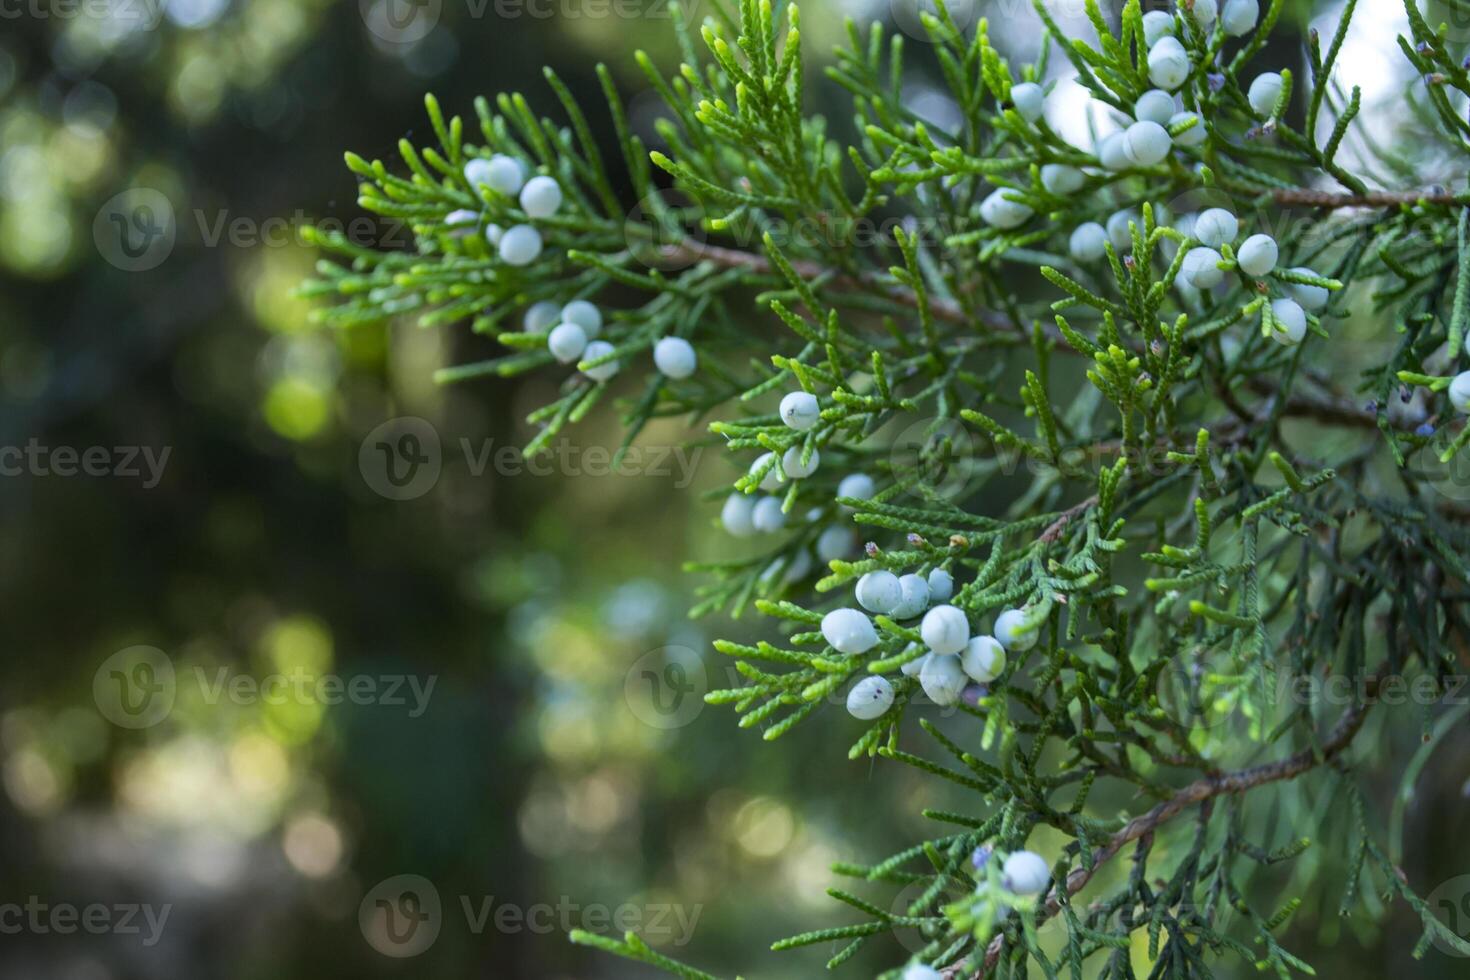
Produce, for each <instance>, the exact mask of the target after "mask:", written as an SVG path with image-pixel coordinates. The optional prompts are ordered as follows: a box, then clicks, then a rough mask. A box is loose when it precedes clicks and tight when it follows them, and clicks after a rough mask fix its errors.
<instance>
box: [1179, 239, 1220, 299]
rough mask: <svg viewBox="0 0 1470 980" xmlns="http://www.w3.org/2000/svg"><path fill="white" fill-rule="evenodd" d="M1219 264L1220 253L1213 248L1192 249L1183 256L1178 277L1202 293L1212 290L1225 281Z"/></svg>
mask: <svg viewBox="0 0 1470 980" xmlns="http://www.w3.org/2000/svg"><path fill="white" fill-rule="evenodd" d="M1220 262H1221V256H1220V253H1219V252H1217V251H1215V250H1214V249H1213V248H1192V249H1190V250H1189V253H1188V254H1187V255H1185V256H1184V264H1183V265H1181V266H1180V267H1179V275H1180V276H1181V277H1183V279H1184V281H1185V282H1187V283H1189V284H1190V285H1191V286H1193V287H1194V288H1195V289H1198V290H1200V291H1202V292H1203V291H1207V290H1210V289H1214V288H1215V287H1216V286H1218V285H1220V283H1221V282H1222V281H1223V280H1224V279H1225V273H1224V272H1222V271H1221V270H1220Z"/></svg>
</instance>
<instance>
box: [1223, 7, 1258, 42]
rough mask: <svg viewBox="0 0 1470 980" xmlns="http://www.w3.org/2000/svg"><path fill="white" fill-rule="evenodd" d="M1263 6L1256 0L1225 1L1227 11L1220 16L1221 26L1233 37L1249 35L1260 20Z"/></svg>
mask: <svg viewBox="0 0 1470 980" xmlns="http://www.w3.org/2000/svg"><path fill="white" fill-rule="evenodd" d="M1260 16H1261V6H1260V4H1259V3H1257V2H1256V0H1225V10H1224V11H1223V12H1222V13H1221V14H1220V26H1221V27H1223V28H1225V33H1226V34H1229V35H1230V36H1231V37H1240V36H1241V35H1242V34H1249V33H1250V32H1251V31H1252V30H1253V29H1254V28H1255V26H1256V21H1257V20H1259V19H1260Z"/></svg>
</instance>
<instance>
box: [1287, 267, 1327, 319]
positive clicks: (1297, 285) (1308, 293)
mask: <svg viewBox="0 0 1470 980" xmlns="http://www.w3.org/2000/svg"><path fill="white" fill-rule="evenodd" d="M1291 271H1292V272H1295V273H1298V274H1300V275H1303V276H1315V275H1316V274H1317V273H1315V272H1313V271H1312V270H1311V269H1308V268H1306V267H1305V266H1297V267H1296V268H1295V269H1292V270H1291ZM1282 286H1283V287H1284V288H1285V289H1286V295H1288V296H1290V297H1291V298H1292V299H1294V300H1296V301H1297V302H1298V303H1300V304H1301V307H1302V309H1304V310H1307V311H1308V312H1310V313H1321V312H1322V311H1323V310H1325V309H1327V304H1328V303H1329V302H1331V300H1332V293H1331V292H1330V291H1329V290H1328V289H1327V287H1326V286H1313V285H1310V284H1308V283H1304V282H1286V283H1282Z"/></svg>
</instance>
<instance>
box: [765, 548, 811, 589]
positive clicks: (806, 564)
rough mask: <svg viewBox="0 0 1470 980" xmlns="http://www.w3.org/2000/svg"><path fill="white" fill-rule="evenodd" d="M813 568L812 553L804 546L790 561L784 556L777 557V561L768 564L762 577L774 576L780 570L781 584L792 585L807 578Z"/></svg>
mask: <svg viewBox="0 0 1470 980" xmlns="http://www.w3.org/2000/svg"><path fill="white" fill-rule="evenodd" d="M811 570H812V556H811V553H810V552H808V551H807V550H806V549H805V548H803V549H802V550H800V551H798V552H797V553H796V554H795V556H793V557H792V559H791V560H790V561H789V562H788V561H787V560H786V559H784V558H777V559H776V560H775V561H773V562H771V563H770V564H769V565H767V566H766V570H765V571H764V572H762V573H761V575H762V577H770V576H774V575H775V574H776V573H777V572H780V573H781V584H782V585H790V584H791V583H792V582H800V581H801V580H802V579H804V578H806V577H807V575H809V574H811Z"/></svg>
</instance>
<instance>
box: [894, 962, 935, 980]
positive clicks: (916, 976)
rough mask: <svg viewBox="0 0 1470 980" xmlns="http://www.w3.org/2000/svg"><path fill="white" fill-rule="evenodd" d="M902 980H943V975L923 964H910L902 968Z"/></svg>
mask: <svg viewBox="0 0 1470 980" xmlns="http://www.w3.org/2000/svg"><path fill="white" fill-rule="evenodd" d="M903 980H944V974H942V973H940V972H939V971H938V970H936V969H934V967H932V966H926V965H924V964H923V963H910V964H909V965H908V966H907V967H905V968H904V971H903Z"/></svg>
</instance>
